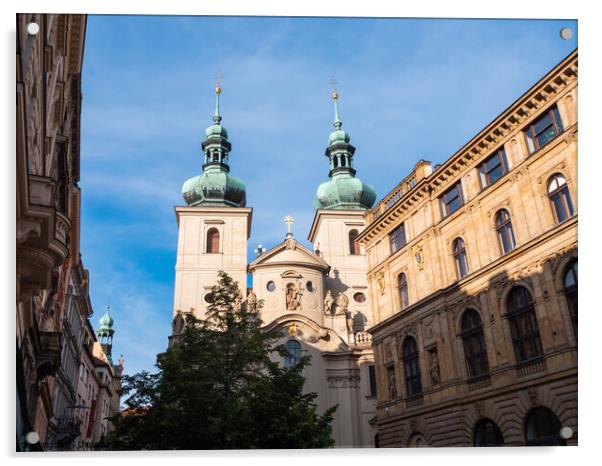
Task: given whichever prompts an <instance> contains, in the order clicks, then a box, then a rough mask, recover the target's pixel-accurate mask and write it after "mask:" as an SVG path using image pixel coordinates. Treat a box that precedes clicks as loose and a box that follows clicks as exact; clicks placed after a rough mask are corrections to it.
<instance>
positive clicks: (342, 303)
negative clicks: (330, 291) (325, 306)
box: [334, 291, 349, 316]
mask: <svg viewBox="0 0 602 466" xmlns="http://www.w3.org/2000/svg"><path fill="white" fill-rule="evenodd" d="M348 306H349V298H348V297H347V296H346V295H345V294H344V293H343V292H341V291H339V294H338V295H337V298H336V299H335V300H334V314H335V315H337V316H340V315H346V313H347V307H348Z"/></svg>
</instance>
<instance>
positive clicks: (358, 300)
mask: <svg viewBox="0 0 602 466" xmlns="http://www.w3.org/2000/svg"><path fill="white" fill-rule="evenodd" d="M353 299H354V300H355V302H356V303H364V302H366V295H365V294H364V293H355V294H354V295H353Z"/></svg>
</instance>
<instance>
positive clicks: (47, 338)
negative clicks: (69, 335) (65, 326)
mask: <svg viewBox="0 0 602 466" xmlns="http://www.w3.org/2000/svg"><path fill="white" fill-rule="evenodd" d="M39 336H40V348H39V351H38V354H37V370H38V380H41V379H42V378H44V377H47V376H49V375H54V374H56V371H57V369H58V368H59V366H60V365H61V333H60V332H39Z"/></svg>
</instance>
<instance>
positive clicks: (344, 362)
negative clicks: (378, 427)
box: [173, 85, 376, 447]
mask: <svg viewBox="0 0 602 466" xmlns="http://www.w3.org/2000/svg"><path fill="white" fill-rule="evenodd" d="M215 90H216V109H215V114H214V116H213V125H211V126H210V127H209V128H207V130H206V139H205V141H204V142H203V145H202V147H203V158H204V160H203V161H204V163H203V173H202V174H201V175H199V176H195V177H193V178H190V179H189V180H187V181H186V182H185V183H184V185H183V188H182V192H183V197H184V200H185V202H186V204H187V205H186V206H181V207H180V206H178V207H176V208H175V212H176V218H177V221H178V228H179V236H178V248H177V260H176V277H175V296H174V309H173V312H174V322H175V321H176V318H177V317H178V315H183V314H185V313H189V312H192V313H194V314H195V315H196V316H197V317H204V315H205V312H206V311H207V306H208V305H209V301H210V296H209V294H210V292H211V288H212V287H213V286H214V285H215V284H216V283H217V273H218V271H220V270H223V271H225V272H227V273H228V274H229V275H230V276H232V277H233V278H234V279H235V280H236V281H237V282H238V283H239V286H240V287H241V291H242V292H243V296H247V299H252V300H263V302H264V306H263V309H262V311H261V315H260V317H261V319H262V320H263V322H264V324H265V328H266V329H280V330H281V333H282V335H283V337H282V339H281V341H278V342H277V343H282V344H284V345H285V346H286V347H287V348H288V350H289V352H290V356H288V357H287V358H284V359H283V360H282V364H284V365H288V364H295V361H296V359H297V358H300V357H301V355H310V356H311V365H309V366H308V367H306V368H305V373H304V376H305V378H306V390H307V391H311V392H316V393H318V398H317V403H318V409H319V411H320V412H323V411H325V410H326V409H328V408H329V407H331V406H334V405H338V408H337V410H336V413H335V415H334V421H333V437H334V439H335V445H336V446H337V447H372V446H374V440H375V435H376V431H375V429H374V427H373V425H372V424H371V422H372V421H373V418H374V417H375V414H376V406H375V402H376V393H375V390H376V388H375V371H374V363H373V360H374V358H373V352H372V348H371V337H370V334H369V333H368V332H367V331H366V330H367V328H368V327H369V326H371V325H372V324H374V323H375V321H374V319H373V317H372V314H371V311H370V303H369V298H368V282H367V278H366V272H367V266H368V263H367V260H366V255H365V253H364V250H363V247H362V246H361V245H360V244H359V243H358V242H357V241H356V238H357V237H358V236H359V234H360V233H361V232H362V231H363V229H364V227H365V220H364V214H365V212H366V210H367V209H369V208H370V207H372V205H373V203H374V201H375V200H376V194H375V193H374V191H373V189H372V188H371V187H370V186H368V185H366V184H365V183H363V182H362V181H360V180H359V179H358V178H356V176H355V174H356V172H355V169H354V168H353V157H354V153H355V147H353V146H352V145H351V144H350V143H349V141H350V138H349V135H348V134H347V133H346V132H345V131H343V129H342V123H341V120H340V117H339V113H338V94H337V93H336V92H333V95H332V97H333V100H334V105H335V121H334V126H335V131H334V132H333V133H332V134H331V135H330V138H329V145H328V147H327V149H326V152H325V155H326V156H327V158H328V163H329V177H330V180H329V181H327V182H325V183H322V184H321V185H320V186H319V187H318V190H317V195H316V199H315V201H314V207H315V209H316V212H315V217H314V221H313V224H312V226H311V231H310V232H309V236H308V239H309V241H310V242H311V243H312V244H313V251H312V250H309V249H307V248H306V247H305V246H303V245H302V244H301V243H300V242H298V241H297V240H296V239H295V237H294V235H293V233H292V230H291V225H292V222H293V219H292V218H290V217H287V218H286V219H285V223H287V224H288V233H287V234H286V236H285V237H284V238H283V241H282V243H280V244H278V245H276V246H275V247H273V248H272V249H270V250H267V251H264V250H262V248H260V249H258V251H257V257H256V258H255V259H254V260H253V261H252V262H250V263H248V262H247V240H248V238H249V236H250V233H251V219H252V212H253V211H252V208H250V207H247V206H246V188H245V185H244V183H243V182H242V181H241V180H239V179H237V178H235V177H234V176H232V175H231V174H230V164H229V158H230V150H231V144H230V142H229V140H228V132H227V130H226V128H224V127H223V126H222V124H221V120H222V117H221V115H220V109H219V98H220V94H221V88H220V87H219V85H218V86H217V87H216V89H215ZM248 274H250V275H251V277H252V288H248V289H247V288H246V283H247V276H248ZM174 334H177V329H175V330H174Z"/></svg>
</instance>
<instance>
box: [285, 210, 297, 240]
mask: <svg viewBox="0 0 602 466" xmlns="http://www.w3.org/2000/svg"><path fill="white" fill-rule="evenodd" d="M284 223H285V224H286V226H287V228H288V232H287V234H286V236H293V233H292V232H291V227H292V225H293V223H295V219H294V218H293V217H291V216H290V215H287V216H286V217H284Z"/></svg>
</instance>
